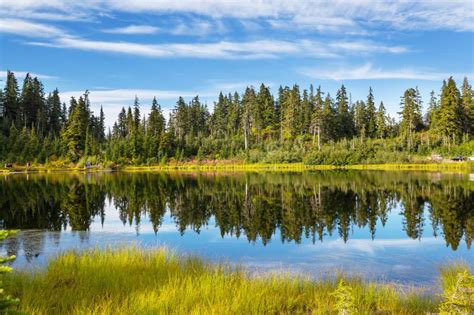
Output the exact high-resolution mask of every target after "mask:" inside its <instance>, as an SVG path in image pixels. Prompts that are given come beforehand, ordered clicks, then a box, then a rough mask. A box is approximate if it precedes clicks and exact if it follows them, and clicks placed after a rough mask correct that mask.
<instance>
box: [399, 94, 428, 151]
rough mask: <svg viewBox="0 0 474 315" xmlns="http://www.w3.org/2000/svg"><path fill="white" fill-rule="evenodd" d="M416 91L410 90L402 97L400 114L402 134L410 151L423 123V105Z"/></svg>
mask: <svg viewBox="0 0 474 315" xmlns="http://www.w3.org/2000/svg"><path fill="white" fill-rule="evenodd" d="M418 95H419V93H418V92H417V90H416V89H413V88H411V89H408V90H406V91H405V93H404V94H403V96H402V98H401V99H402V101H401V104H400V105H401V107H402V111H401V112H400V114H401V116H402V121H401V123H400V127H401V134H402V136H403V137H404V138H405V139H406V140H408V149H409V150H410V149H411V147H412V145H411V144H412V140H413V134H414V133H415V132H416V131H418V130H420V129H421V127H422V125H423V122H422V120H421V104H420V101H419V97H418Z"/></svg>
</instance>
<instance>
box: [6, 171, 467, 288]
mask: <svg viewBox="0 0 474 315" xmlns="http://www.w3.org/2000/svg"><path fill="white" fill-rule="evenodd" d="M0 226H2V227H3V228H7V229H20V230H21V232H20V233H19V234H18V235H17V236H15V237H12V238H10V239H8V240H6V241H5V242H4V243H2V244H0V253H1V254H6V253H8V254H14V255H17V260H16V261H15V262H14V266H15V267H17V268H36V267H42V266H45V265H46V263H47V261H48V259H50V258H52V257H55V256H56V255H58V253H60V252H61V251H65V250H69V249H76V250H82V249H86V248H91V247H99V248H103V247H106V246H112V247H115V246H122V245H124V244H137V246H143V247H146V248H153V247H159V246H167V247H170V248H172V249H173V250H175V251H176V252H177V253H180V254H181V253H185V254H188V253H190V254H195V255H199V256H201V257H203V258H205V259H207V260H210V261H216V262H228V263H232V264H233V263H236V264H239V265H243V266H245V267H247V268H248V269H249V270H250V271H251V272H256V273H266V272H289V273H303V274H306V275H309V276H311V277H314V278H318V277H324V276H327V275H328V274H330V273H331V272H333V271H344V272H345V273H348V274H351V275H360V276H363V277H364V278H367V279H371V280H376V281H391V282H392V281H393V282H397V283H399V284H401V285H416V286H427V287H434V286H435V285H436V278H437V275H438V268H439V266H441V265H443V264H446V263H449V262H452V261H458V260H463V261H465V262H467V263H468V264H470V265H471V266H474V254H473V251H472V249H470V247H471V243H472V238H473V236H474V181H472V179H471V180H470V177H469V174H441V173H422V172H383V171H320V172H304V173H218V174H216V173H121V172H113V173H107V172H103V173H52V174H30V175H25V174H16V175H5V176H0Z"/></svg>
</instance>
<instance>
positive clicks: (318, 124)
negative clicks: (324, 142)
mask: <svg viewBox="0 0 474 315" xmlns="http://www.w3.org/2000/svg"><path fill="white" fill-rule="evenodd" d="M311 87H312V85H311ZM311 91H312V89H311ZM311 102H312V103H313V104H314V107H313V113H312V115H311V131H312V133H313V144H314V142H315V139H316V135H317V138H318V150H321V129H322V127H323V119H324V117H323V93H322V92H321V86H318V88H317V89H316V95H314V96H313V92H311Z"/></svg>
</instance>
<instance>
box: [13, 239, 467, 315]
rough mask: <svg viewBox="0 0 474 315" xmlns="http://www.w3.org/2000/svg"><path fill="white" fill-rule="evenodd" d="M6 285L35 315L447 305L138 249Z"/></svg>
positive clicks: (372, 286) (62, 259)
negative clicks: (253, 273) (251, 272)
mask: <svg viewBox="0 0 474 315" xmlns="http://www.w3.org/2000/svg"><path fill="white" fill-rule="evenodd" d="M456 268H457V269H456ZM463 268H464V269H466V268H467V267H462V266H460V265H459V266H457V267H453V268H449V269H446V270H445V271H442V273H441V278H440V281H441V282H440V283H441V284H442V285H443V286H445V285H449V284H450V283H455V282H456V281H455V280H456V279H455V275H456V274H457V272H458V271H461V269H463ZM5 284H6V288H7V291H8V292H9V293H11V294H13V295H14V296H15V297H18V298H20V305H19V309H21V310H22V311H25V312H27V313H33V314H84V313H86V314H149V313H179V314H189V313H206V314H234V313H240V314H256V313H312V314H328V313H330V314H332V313H336V310H337V309H339V310H341V309H343V308H347V309H348V310H349V311H351V312H354V313H357V314H368V313H380V314H421V313H429V312H437V310H438V309H439V307H440V305H441V302H442V299H441V297H440V296H438V295H428V294H426V293H423V292H422V291H419V290H416V289H413V290H401V289H399V288H397V287H396V286H394V285H393V284H388V283H387V284H376V283H370V282H365V281H363V280H361V279H357V278H345V277H343V276H337V277H336V279H333V280H319V281H313V280H311V279H309V278H304V277H301V276H300V277H292V276H290V275H284V274H283V275H282V274H280V275H262V276H257V277H250V276H249V275H248V274H247V273H246V272H245V271H244V270H243V269H242V268H235V267H234V268H232V267H229V266H225V265H215V264H210V263H207V262H205V261H203V260H201V259H199V258H196V257H192V256H177V255H176V254H174V253H173V252H170V251H169V250H167V249H158V250H142V249H138V248H136V247H131V248H122V249H116V250H112V249H107V250H105V251H99V250H97V249H96V250H91V251H86V252H82V253H80V254H79V253H75V252H67V253H63V254H61V255H60V256H59V257H58V258H56V259H54V260H52V261H50V263H49V265H48V267H47V268H46V269H42V270H35V271H16V272H14V273H13V274H11V275H9V276H8V277H7V278H6V281H5Z"/></svg>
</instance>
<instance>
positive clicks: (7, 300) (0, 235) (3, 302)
mask: <svg viewBox="0 0 474 315" xmlns="http://www.w3.org/2000/svg"><path fill="white" fill-rule="evenodd" d="M12 234H15V231H5V230H1V231H0V242H1V241H3V240H5V239H6V238H7V237H9V236H10V235H12ZM14 259H15V256H10V257H0V276H3V275H4V274H6V273H10V272H11V271H12V268H11V267H9V266H4V264H5V263H7V262H10V261H13V260H14ZM2 280H3V279H0V314H4V313H5V311H7V310H8V309H9V308H10V307H11V306H13V305H16V304H18V302H19V300H18V299H14V298H12V297H11V296H10V295H8V294H6V293H5V291H4V289H3V281H2Z"/></svg>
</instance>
